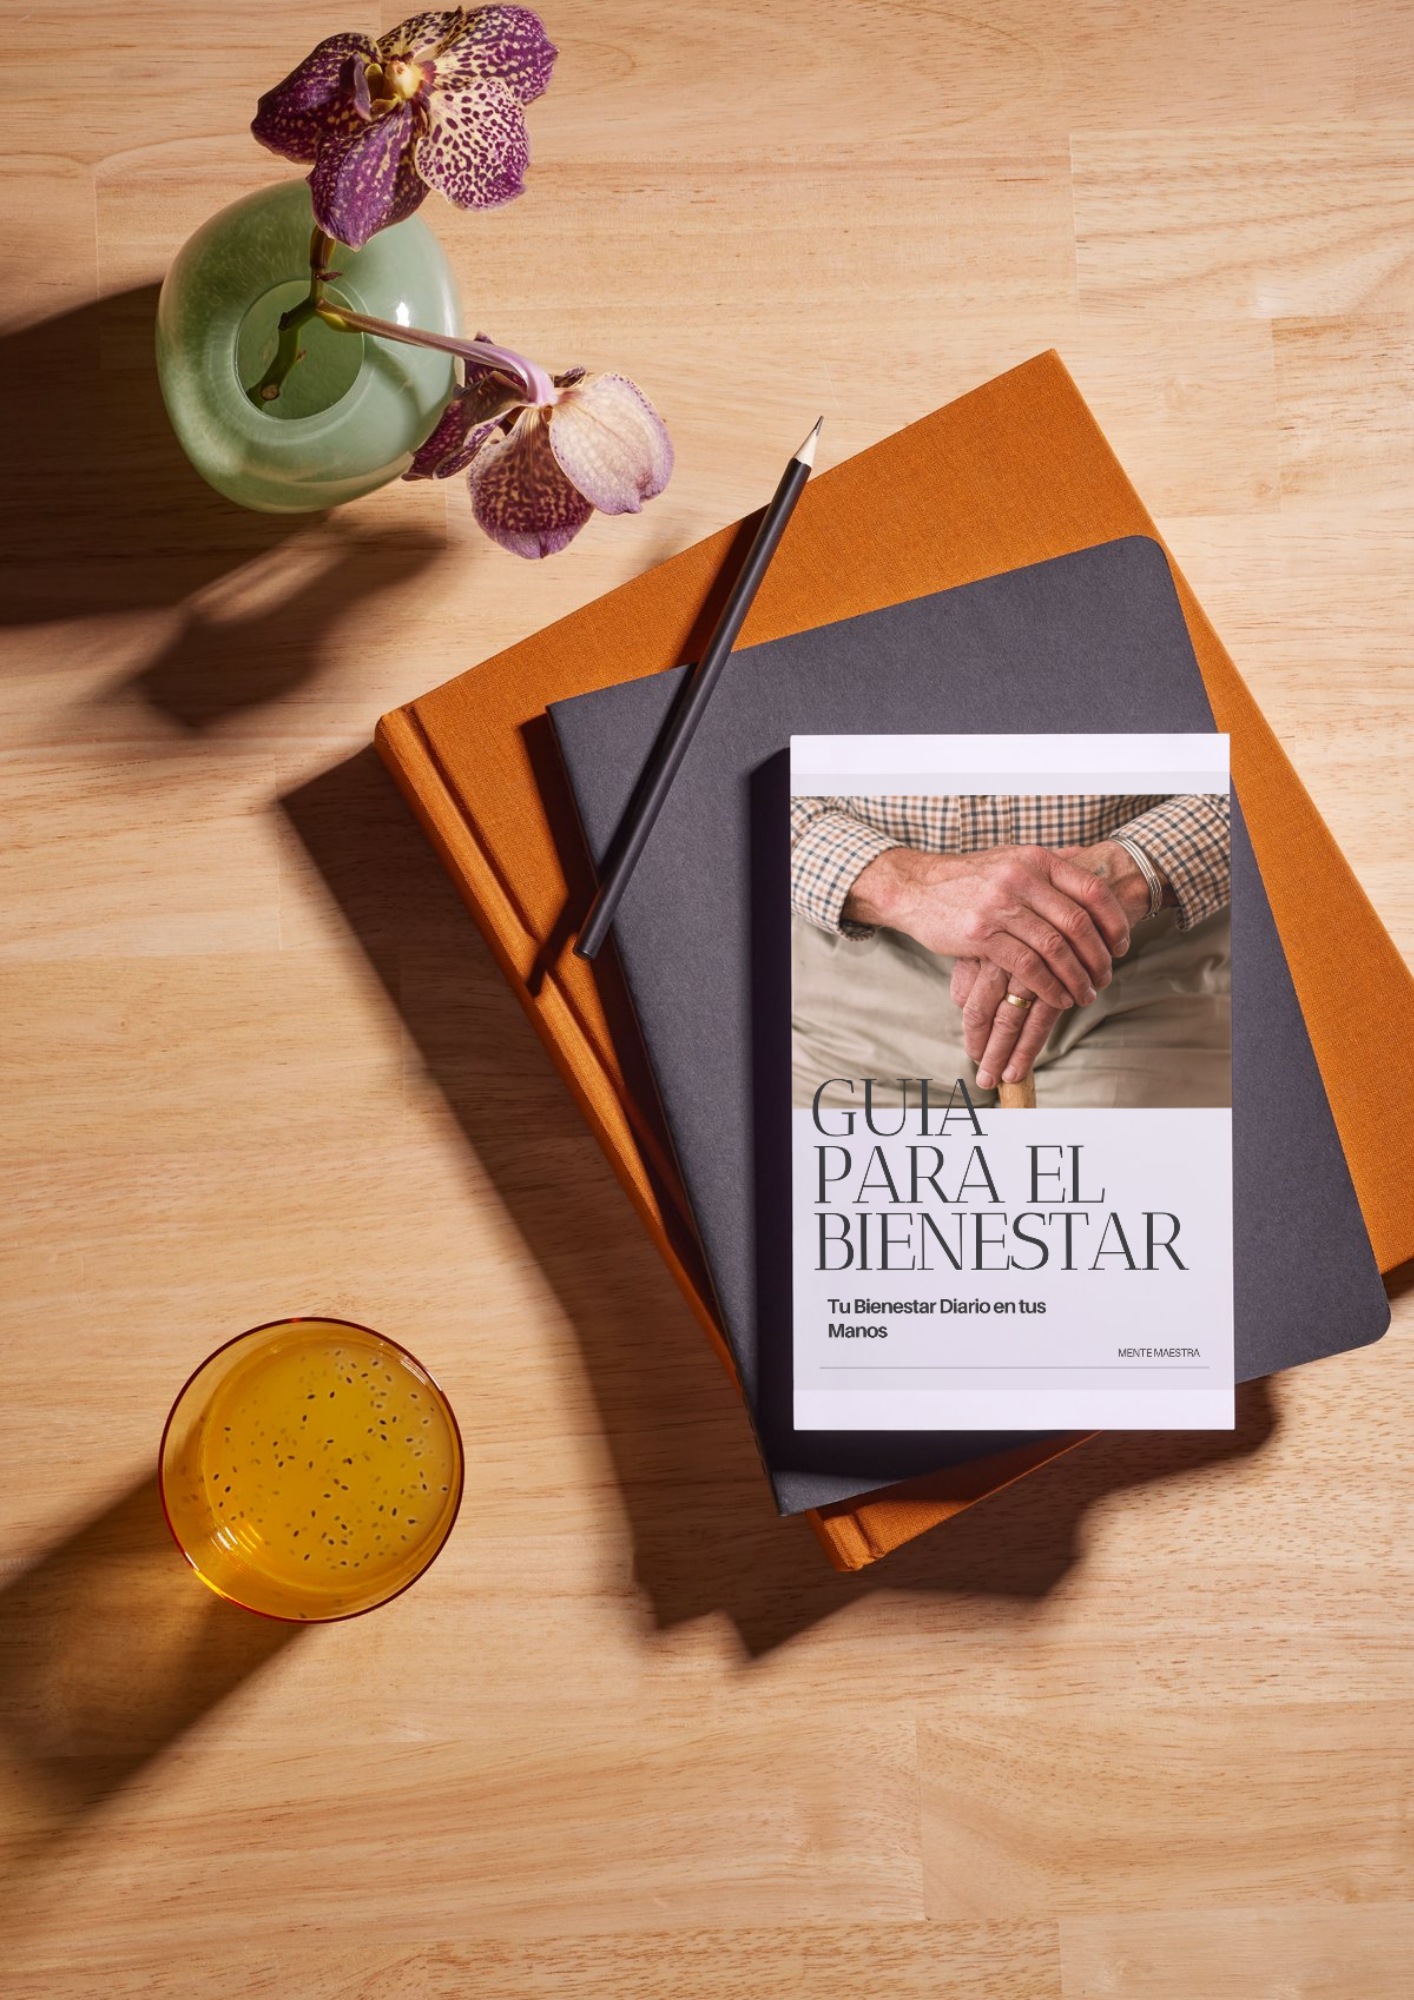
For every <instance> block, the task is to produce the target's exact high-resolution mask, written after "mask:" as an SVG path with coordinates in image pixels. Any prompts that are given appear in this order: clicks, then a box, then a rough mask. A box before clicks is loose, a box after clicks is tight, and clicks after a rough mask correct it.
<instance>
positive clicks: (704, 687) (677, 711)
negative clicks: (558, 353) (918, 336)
mask: <svg viewBox="0 0 1414 2000" xmlns="http://www.w3.org/2000/svg"><path fill="white" fill-rule="evenodd" d="M824 421H825V419H824V418H823V417H820V418H819V419H818V420H817V422H816V425H815V428H814V430H813V431H811V433H810V435H809V437H808V438H807V439H806V440H805V442H804V444H803V445H802V446H801V447H800V450H799V451H798V452H797V453H796V454H795V457H794V458H793V459H792V460H791V461H790V464H789V465H788V466H787V467H786V469H785V471H784V472H783V473H782V474H781V483H780V485H779V486H778V487H777V488H776V491H775V493H774V495H773V496H772V499H771V504H770V506H769V507H768V508H767V509H766V512H765V513H764V515H763V516H762V517H761V525H760V527H759V528H758V529H757V530H756V534H755V536H754V537H753V539H752V543H751V547H750V548H749V549H748V550H747V552H746V560H745V562H744V563H743V564H742V566H741V571H740V574H739V575H738V577H737V580H736V582H735V583H734V584H733V585H732V587H731V590H730V592H729V593H728V596H727V601H726V603H725V604H724V605H723V606H722V611H721V616H720V617H719V618H718V620H717V623H716V625H715V626H714V627H713V630H712V636H711V638H710V639H709V640H708V641H707V646H706V649H705V651H704V652H703V655H702V658H701V659H700V660H699V661H698V662H697V665H696V666H695V667H694V668H693V670H692V672H691V674H690V675H689V676H688V679H687V684H686V686H685V687H684V688H683V690H682V693H681V695H680V696H679V698H678V700H677V702H676V704H675V705H674V708H673V712H672V714H671V715H670V716H669V717H668V720H667V722H666V724H665V725H664V728H663V732H662V734H661V735H660V737H659V738H658V741H657V742H656V743H655V744H654V746H653V754H652V756H651V757H650V758H649V759H648V763H647V765H646V766H645V768H644V772H643V776H642V777H641V778H640V779H639V781H638V789H637V790H636V791H635V793H634V795H633V799H632V801H631V803H630V805H629V808H628V811H627V812H626V813H625V815H624V820H623V824H622V826H621V827H620V829H619V831H618V833H617V834H616V836H615V839H614V846H613V850H612V852H611V853H610V854H609V855H608V856H607V857H606V860H605V865H604V874H603V877H602V879H601V881H600V883H599V887H598V889H597V890H596V891H595V894H594V901H593V902H592V903H591V904H590V906H589V914H588V916H587V917H586V918H585V920H584V924H583V927H582V929H581V930H580V933H579V937H578V938H577V939H576V941H575V947H574V950H575V956H576V957H577V958H595V957H597V956H598V953H599V948H600V946H601V945H602V944H603V942H604V940H605V938H606V937H607V936H608V935H609V927H610V925H611V924H612V923H613V921H614V912H615V910H617V908H618V907H619V902H620V899H621V898H622V896H623V893H624V890H625V889H626V888H627V887H628V884H629V879H630V877H631V876H632V874H633V871H634V868H635V867H636V866H637V863H638V857H639V855H640V854H641V853H642V852H643V849H644V845H645V843H646V841H647V839H648V836H649V834H650V833H651V832H652V830H653V822H654V820H656V819H657V817H658V814H659V813H660V812H661V811H662V808H663V801H664V800H665V799H666V798H667V796H668V793H669V792H670V791H671V790H672V788H673V779H674V778H675V777H676V776H677V773H678V767H679V766H680V764H681V763H682V760H683V758H684V757H685V756H686V755H687V750H688V745H689V744H690V743H691V741H692V738H693V734H694V732H695V731H696V728H697V725H698V723H699V722H700V721H701V720H702V715H703V711H704V710H705V708H706V706H707V704H708V702H709V701H710V700H711V699H712V690H713V689H714V688H715V687H716V685H717V681H718V678H719V677H720V675H721V671H722V668H723V667H724V666H725V665H726V663H727V658H728V655H729V654H730V652H731V650H732V647H733V646H734V645H735V644H736V637H737V634H738V632H740V630H741V628H742V624H743V621H744V620H745V618H746V614H747V612H748V611H749V610H750V609H751V603H752V599H753V598H754V597H755V595H756V593H757V591H758V589H759V588H760V586H761V579H762V577H763V576H765V574H766V571H767V568H768V567H769V565H770V561H771V558H772V556H773V555H774V554H775V553H776V546H777V544H778V543H779V541H780V539H781V536H782V535H783V534H784V533H785V530H786V523H787V522H788V521H789V519H790V517H791V515H792V514H793V513H794V511H795V503H796V501H797V500H798V499H799V498H800V494H801V489H802V487H803V486H804V485H805V482H806V480H807V479H808V478H809V477H810V469H811V467H812V466H813V465H814V463H815V440H816V439H817V438H818V437H819V435H820V426H821V424H823V423H824Z"/></svg>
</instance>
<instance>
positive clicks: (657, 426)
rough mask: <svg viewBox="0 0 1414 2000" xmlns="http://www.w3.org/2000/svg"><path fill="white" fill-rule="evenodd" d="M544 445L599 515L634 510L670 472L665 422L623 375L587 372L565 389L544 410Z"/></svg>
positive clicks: (659, 488) (664, 482) (658, 489)
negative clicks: (546, 439)
mask: <svg viewBox="0 0 1414 2000" xmlns="http://www.w3.org/2000/svg"><path fill="white" fill-rule="evenodd" d="M550 447H551V450H552V451H553V452H554V454H555V459H556V462H557V464H558V465H559V468H560V470H561V471H562V472H563V473H564V475H565V477H566V478H567V479H569V480H571V481H572V482H573V484H574V485H575V486H576V487H578V489H579V491H580V492H581V493H582V494H583V495H584V497H585V498H586V500H589V501H592V502H593V504H594V505H595V506H596V507H597V508H598V509H599V511H600V513H601V514H636V513H637V512H638V510H639V508H640V507H641V506H642V505H643V502H644V501H645V500H651V499H652V498H653V496H654V494H655V493H661V492H662V490H663V488H664V487H665V486H666V485H667V483H668V480H669V478H670V477H671V475H672V470H673V447H672V441H671V439H670V438H669V436H668V429H667V425H666V424H665V423H664V422H663V419H662V418H661V417H660V416H659V415H658V412H657V411H656V410H655V409H654V407H653V405H652V404H651V403H650V402H649V400H648V398H647V397H646V396H645V395H644V393H643V391H642V390H641V389H640V388H639V387H638V385H637V384H636V383H634V382H630V381H629V379H628V377H627V375H587V376H585V378H584V380H583V381H581V382H578V383H576V384H575V385H574V386H573V387H572V388H568V389H566V390H565V392H564V394H563V395H562V396H561V397H560V400H559V402H558V403H556V404H555V406H554V409H553V410H552V411H551V413H550Z"/></svg>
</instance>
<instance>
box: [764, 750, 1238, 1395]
mask: <svg viewBox="0 0 1414 2000" xmlns="http://www.w3.org/2000/svg"><path fill="white" fill-rule="evenodd" d="M790 791H791V798H790V818H791V886H790V901H791V911H790V925H791V958H792V967H791V1071H792V1074H791V1125H792V1183H793V1203H792V1212H793V1223H792V1243H793V1258H794V1282H793V1307H794V1311H793V1325H794V1335H793V1351H794V1414H795V1422H796V1424H797V1426H798V1427H799V1428H800V1429H802V1430H823V1431H841V1430H852V1429H858V1430H865V1431H881V1430H892V1429H899V1430H919V1429H927V1428H936V1429H938V1430H947V1431H957V1430H986V1431H995V1430H1000V1429H1008V1428H1012V1429H1033V1428H1034V1429H1037V1430H1044V1429H1082V1428H1085V1429H1088V1428H1105V1429H1116V1428H1122V1429H1131V1430H1135V1429H1151V1430H1168V1429H1183V1430H1206V1429H1228V1428H1231V1426H1232V1423H1233V1382H1234V1363H1233V1228H1232V1109H1231V1107H1232V952H1231V938H1232V927H1231V916H1230V902H1231V878H1232V870H1231V861H1230V811H1229V795H1228V742H1227V738H1226V737H1224V736H1218V735H1209V736H1194V735H1175V736H1144V735H1106V736H1084V735H1072V736H986V735H971V736H842V735H841V736H807V737H801V736H796V737H793V738H792V741H791V780H790ZM1028 1079H1031V1080H1032V1081H1031V1082H1030V1083H1029V1085H1028V1084H1027V1080H1028ZM1007 1085H1010V1086H1012V1087H1011V1088H1006V1087H1005V1086H1007Z"/></svg>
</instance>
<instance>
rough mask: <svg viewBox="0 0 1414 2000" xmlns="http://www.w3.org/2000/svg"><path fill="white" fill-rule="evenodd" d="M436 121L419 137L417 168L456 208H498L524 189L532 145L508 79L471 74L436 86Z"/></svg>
mask: <svg viewBox="0 0 1414 2000" xmlns="http://www.w3.org/2000/svg"><path fill="white" fill-rule="evenodd" d="M429 115H430V119H431V123H430V125H429V127H428V129H427V130H426V131H425V132H424V133H423V134H422V136H421V138H420V139H419V140H418V141H417V152H416V159H417V171H418V172H419V173H420V174H421V176H422V178H423V179H424V180H425V181H426V182H427V184H428V186H429V187H435V188H436V189H437V190H438V191H439V193H441V194H444V195H445V196H446V197H447V199H448V201H449V202H451V203H452V205H453V207H455V208H495V207H497V206H499V204H500V203H501V202H503V201H511V200H513V199H514V197H515V196H516V195H518V194H520V193H521V191H522V189H523V187H524V184H525V170H526V167H527V166H528V165H529V163H530V145H529V141H528V140H527V138H526V135H525V118H524V115H523V113H522V111H521V108H520V105H519V104H518V103H517V102H516V99H515V98H514V96H513V95H512V94H511V92H510V91H509V90H508V89H507V88H506V86H505V84H503V83H498V82H496V81H495V80H494V79H490V78H484V77H469V78H468V79H467V80H466V81H465V82H464V83H460V84H458V85H457V87H456V89H455V90H452V91H443V90H441V89H440V88H439V89H435V90H434V91H433V92H432V96H431V103H430V107H429Z"/></svg>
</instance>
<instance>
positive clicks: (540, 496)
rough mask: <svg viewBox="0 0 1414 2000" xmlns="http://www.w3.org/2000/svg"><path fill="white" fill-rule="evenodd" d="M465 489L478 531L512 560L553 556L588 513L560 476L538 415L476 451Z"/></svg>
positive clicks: (532, 414)
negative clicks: (513, 557) (469, 493)
mask: <svg viewBox="0 0 1414 2000" xmlns="http://www.w3.org/2000/svg"><path fill="white" fill-rule="evenodd" d="M468 484H469V485H470V487H471V505H472V512H473V513H474V514H475V516H476V520H477V524H478V526H479V527H481V528H482V529H484V530H485V532H486V533H487V534H488V535H489V536H490V537H491V539H492V541H493V542H499V544H500V546H501V547H502V548H503V549H509V550H510V552H511V554H512V555H517V556H528V557H530V558H532V559H533V558H535V557H537V556H552V555H554V554H556V552H557V551H558V550H560V549H562V548H564V546H565V545H566V543H567V542H572V541H573V540H574V538H575V536H576V535H577V534H578V533H579V531H580V529H581V528H582V527H583V526H584V524H585V522H586V521H587V520H588V519H589V517H590V515H591V514H592V513H593V512H594V509H593V506H592V505H591V504H590V502H589V501H588V500H586V499H585V497H584V495H583V494H582V493H579V492H577V491H576V489H575V488H574V487H573V486H571V484H570V482H569V481H568V480H567V479H566V478H565V476H564V474H563V473H562V472H561V471H560V468H559V466H558V464H557V463H556V460H555V454H554V453H553V452H552V451H551V449H550V438H549V425H548V423H547V422H546V419H545V416H544V413H543V412H542V411H540V410H526V411H524V412H523V413H522V415H521V416H520V417H519V418H517V420H516V422H515V424H514V425H513V426H512V428H511V430H510V431H509V433H507V434H506V435H504V436H502V437H499V438H497V437H492V438H490V439H488V440H487V441H486V442H484V443H483V444H482V445H481V447H480V449H479V450H478V452H477V454H476V457H475V458H474V459H473V460H472V465H471V472H470V474H469V475H468Z"/></svg>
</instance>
